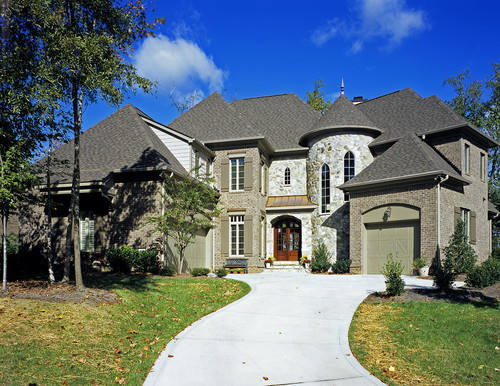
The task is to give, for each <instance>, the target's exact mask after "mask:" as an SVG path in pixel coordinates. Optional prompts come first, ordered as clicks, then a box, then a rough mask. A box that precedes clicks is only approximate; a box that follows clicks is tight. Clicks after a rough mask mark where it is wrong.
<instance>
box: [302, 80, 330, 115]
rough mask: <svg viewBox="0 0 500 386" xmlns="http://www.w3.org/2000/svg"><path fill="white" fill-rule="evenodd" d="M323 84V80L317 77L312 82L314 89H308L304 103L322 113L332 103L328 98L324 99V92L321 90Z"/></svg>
mask: <svg viewBox="0 0 500 386" xmlns="http://www.w3.org/2000/svg"><path fill="white" fill-rule="evenodd" d="M324 86H325V85H324V83H323V81H322V80H321V79H317V80H316V83H315V84H314V91H313V92H309V91H308V92H307V94H306V97H307V99H306V103H307V104H308V105H309V106H311V107H312V108H313V109H314V110H316V111H319V112H320V113H321V114H324V113H325V112H326V111H327V110H328V108H329V107H330V106H331V105H332V102H331V101H330V100H325V92H324V91H323V90H322V89H323V87H324Z"/></svg>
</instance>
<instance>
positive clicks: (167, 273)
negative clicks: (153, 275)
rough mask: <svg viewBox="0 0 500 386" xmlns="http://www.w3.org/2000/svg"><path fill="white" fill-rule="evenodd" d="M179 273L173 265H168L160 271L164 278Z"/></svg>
mask: <svg viewBox="0 0 500 386" xmlns="http://www.w3.org/2000/svg"><path fill="white" fill-rule="evenodd" d="M176 273H177V270H176V269H175V267H174V266H173V265H167V266H166V267H163V268H162V269H161V270H160V275H164V276H174V275H175V274H176Z"/></svg>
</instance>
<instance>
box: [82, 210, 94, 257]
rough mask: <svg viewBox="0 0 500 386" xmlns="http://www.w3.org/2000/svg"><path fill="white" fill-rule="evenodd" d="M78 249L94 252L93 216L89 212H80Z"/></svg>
mask: <svg viewBox="0 0 500 386" xmlns="http://www.w3.org/2000/svg"><path fill="white" fill-rule="evenodd" d="M80 250H81V251H82V252H94V218H93V216H92V214H90V213H84V212H82V213H81V219H80Z"/></svg>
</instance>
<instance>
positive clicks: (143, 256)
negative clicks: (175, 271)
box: [132, 249, 159, 273]
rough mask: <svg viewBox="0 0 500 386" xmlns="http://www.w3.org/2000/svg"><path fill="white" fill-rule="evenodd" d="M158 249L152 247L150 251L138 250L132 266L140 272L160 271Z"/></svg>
mask: <svg viewBox="0 0 500 386" xmlns="http://www.w3.org/2000/svg"><path fill="white" fill-rule="evenodd" d="M157 255H158V251H157V250H156V249H150V250H148V251H137V253H136V254H135V255H134V261H133V262H132V266H133V267H134V269H136V270H137V271H139V272H143V273H146V272H152V273H156V272H158V268H159V264H158V259H157Z"/></svg>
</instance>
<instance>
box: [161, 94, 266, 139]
mask: <svg viewBox="0 0 500 386" xmlns="http://www.w3.org/2000/svg"><path fill="white" fill-rule="evenodd" d="M167 126H169V127H171V128H172V129H174V130H177V131H179V132H181V133H184V134H186V135H189V136H191V137H193V138H196V139H198V140H200V141H202V142H209V141H214V140H223V139H235V138H248V137H257V136H259V134H258V133H257V132H256V131H255V130H254V129H253V128H252V127H250V124H249V123H248V122H246V121H245V120H244V119H242V118H241V117H240V116H239V114H238V112H237V111H236V110H235V109H234V108H233V107H232V106H230V105H229V103H227V102H226V100H225V99H224V98H223V97H222V96H221V95H220V94H219V93H218V92H214V93H213V94H211V95H210V96H208V97H207V98H205V99H203V100H202V101H201V102H200V103H198V104H197V105H196V106H194V107H193V108H191V109H189V110H188V111H186V112H185V113H184V114H182V115H181V116H179V117H178V118H176V119H174V120H173V121H172V122H170V123H169V124H168V125H167Z"/></svg>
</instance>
